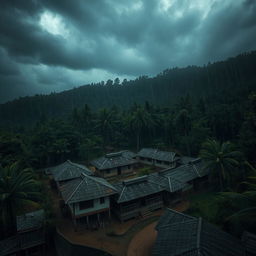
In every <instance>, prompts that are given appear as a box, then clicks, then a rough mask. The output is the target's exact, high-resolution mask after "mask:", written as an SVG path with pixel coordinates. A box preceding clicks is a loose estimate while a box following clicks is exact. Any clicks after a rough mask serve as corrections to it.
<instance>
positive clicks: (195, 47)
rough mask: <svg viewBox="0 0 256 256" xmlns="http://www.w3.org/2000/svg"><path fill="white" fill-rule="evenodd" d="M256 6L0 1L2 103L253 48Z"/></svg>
mask: <svg viewBox="0 0 256 256" xmlns="http://www.w3.org/2000/svg"><path fill="white" fill-rule="evenodd" d="M255 13H256V1H254V0H236V1H233V0H225V1H221V0H193V1H190V0H132V1H124V0H119V1H114V0H102V1H95V0H90V1H89V0H87V1H83V0H77V1H69V0H62V1H57V0H44V1H43V0H41V1H39V0H26V1H20V0H2V1H1V2H0V14H1V15H0V102H5V101H7V100H11V99H13V98H15V97H19V96H25V95H32V94H35V93H50V92H53V91H61V90H66V89H70V88H73V87H74V86H79V85H83V84H87V83H91V82H100V81H102V80H107V79H114V78H115V77H119V78H120V79H121V80H122V79H123V78H128V79H132V78H135V77H137V76H139V75H149V76H151V75H156V74H157V73H159V72H161V71H162V70H164V69H166V68H170V67H176V66H178V67H182V66H187V65H203V64H207V63H208V62H209V61H211V62H212V61H217V60H222V59H225V58H228V57H230V56H234V55H237V54H239V53H241V52H244V51H251V50H255V49H256V40H255V39H256V38H255V35H256V15H255Z"/></svg>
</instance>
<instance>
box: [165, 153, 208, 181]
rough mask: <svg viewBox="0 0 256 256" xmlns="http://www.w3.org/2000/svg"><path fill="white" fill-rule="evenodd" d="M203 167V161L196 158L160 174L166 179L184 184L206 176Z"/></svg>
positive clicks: (206, 171)
mask: <svg viewBox="0 0 256 256" xmlns="http://www.w3.org/2000/svg"><path fill="white" fill-rule="evenodd" d="M203 167H204V163H203V161H202V160H201V159H200V158H197V159H195V160H193V161H191V162H190V163H188V164H184V165H181V166H178V167H176V168H168V169H165V170H162V171H161V173H162V174H163V175H164V176H166V177H170V178H171V179H174V180H178V181H180V182H182V183H186V182H189V181H191V180H194V179H196V178H199V177H203V176H205V175H207V174H208V170H207V169H205V168H203Z"/></svg>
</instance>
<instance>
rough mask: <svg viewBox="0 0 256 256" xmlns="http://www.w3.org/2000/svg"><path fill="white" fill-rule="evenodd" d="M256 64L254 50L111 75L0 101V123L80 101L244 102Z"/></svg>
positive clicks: (63, 111) (50, 113) (64, 109)
mask: <svg viewBox="0 0 256 256" xmlns="http://www.w3.org/2000/svg"><path fill="white" fill-rule="evenodd" d="M255 66H256V52H255V51H254V52H250V53H244V54H241V55H239V56H237V57H234V58H230V59H228V60H226V61H222V62H216V63H213V64H211V63H209V64H208V65H205V66H203V67H197V66H189V67H186V68H172V69H166V70H164V71H163V72H162V73H160V74H158V75H157V76H156V77H152V78H149V77H146V76H141V77H139V78H137V79H135V80H131V81H127V80H124V81H122V82H120V80H119V78H116V79H115V80H114V81H112V80H108V81H106V82H100V83H97V84H90V85H86V86H81V87H78V88H75V89H72V90H69V91H64V92H61V93H52V94H50V95H36V96H34V97H24V98H20V99H17V100H14V101H12V102H8V103H5V104H1V105H0V116H1V119H0V124H2V125H5V126H6V125H9V126H12V125H13V124H19V125H31V123H34V122H35V121H39V120H40V118H42V117H45V116H46V117H50V118H52V117H55V118H60V117H63V116H65V117H67V115H68V114H69V113H70V112H71V111H72V109H74V108H81V107H83V105H85V104H87V105H88V106H89V107H90V108H91V109H92V110H93V111H96V110H99V109H100V108H104V107H107V108H109V107H111V106H113V105H116V106H118V107H119V108H121V109H126V110H127V109H129V108H130V107H131V106H132V105H133V104H134V103H137V104H144V102H145V101H148V102H150V104H153V105H154V106H160V107H174V105H175V104H176V103H178V101H179V98H180V97H185V96H186V95H190V97H191V101H192V102H194V103H196V102H197V101H198V100H199V99H200V98H202V99H204V100H205V101H206V102H207V103H208V105H210V106H212V105H213V104H216V105H219V108H222V106H223V104H228V105H230V104H232V103H233V101H236V102H238V101H239V102H241V103H244V102H245V98H246V97H247V95H248V94H249V92H250V91H251V90H252V88H254V86H255V83H256V74H255ZM227 111H228V110H227Z"/></svg>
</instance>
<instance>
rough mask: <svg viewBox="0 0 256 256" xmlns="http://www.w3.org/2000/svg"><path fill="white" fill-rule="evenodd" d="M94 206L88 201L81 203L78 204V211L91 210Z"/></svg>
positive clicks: (91, 201)
mask: <svg viewBox="0 0 256 256" xmlns="http://www.w3.org/2000/svg"><path fill="white" fill-rule="evenodd" d="M93 206H94V203H93V200H90V201H83V202H80V203H79V208H80V210H85V209H88V208H92V207H93Z"/></svg>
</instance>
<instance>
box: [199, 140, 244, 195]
mask: <svg viewBox="0 0 256 256" xmlns="http://www.w3.org/2000/svg"><path fill="white" fill-rule="evenodd" d="M200 156H201V157H202V159H203V160H204V163H205V166H204V168H207V169H209V170H210V177H211V178H212V179H216V178H217V179H218V181H219V187H220V190H221V191H223V190H224V189H225V188H227V187H228V186H229V187H232V185H233V184H234V176H236V171H237V167H238V166H239V160H240V159H241V157H242V154H241V152H239V151H236V150H235V149H234V145H233V144H231V143H230V142H224V143H220V142H218V141H216V140H211V139H208V140H207V141H206V142H204V143H203V145H202V150H201V151H200Z"/></svg>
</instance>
